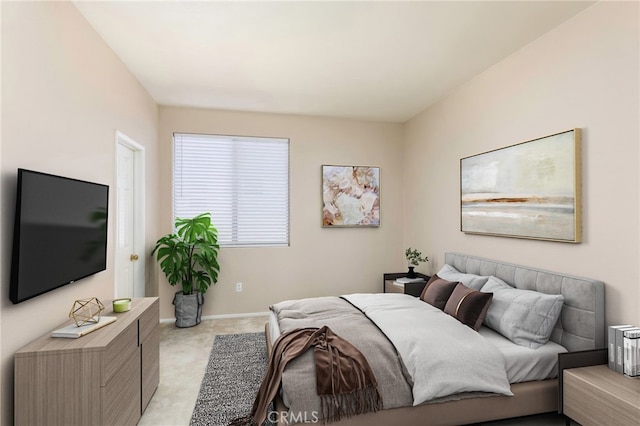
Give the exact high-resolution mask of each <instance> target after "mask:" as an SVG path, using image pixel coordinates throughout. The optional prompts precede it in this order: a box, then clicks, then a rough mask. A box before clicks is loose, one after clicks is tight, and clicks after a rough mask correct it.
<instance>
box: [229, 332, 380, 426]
mask: <svg viewBox="0 0 640 426" xmlns="http://www.w3.org/2000/svg"><path fill="white" fill-rule="evenodd" d="M310 347H313V354H314V359H315V363H316V381H317V389H316V390H317V392H318V395H319V396H320V399H321V402H322V418H323V421H324V422H325V423H326V422H331V421H338V420H340V418H341V417H343V416H347V417H348V416H352V415H356V414H363V413H367V412H371V411H378V410H380V409H382V398H381V397H380V394H379V393H378V383H377V381H376V377H375V375H374V374H373V371H371V367H370V366H369V363H368V362H367V360H366V358H365V357H364V356H363V355H362V353H360V351H359V350H358V349H357V348H356V347H355V346H353V345H352V344H351V343H349V342H347V341H346V340H344V339H342V338H341V337H340V336H338V335H336V334H335V333H333V331H331V329H330V328H329V327H327V326H324V327H322V328H299V329H295V330H291V331H290V332H288V333H284V334H282V335H281V336H280V337H279V338H278V340H276V342H275V343H274V346H273V350H272V351H271V355H270V357H269V365H268V366H267V372H266V373H265V377H264V379H263V380H262V384H261V385H260V389H259V390H258V394H257V395H256V400H255V402H254V403H253V408H252V409H251V414H250V415H248V416H246V417H242V418H239V419H235V420H233V421H232V422H231V424H230V426H246V425H252V426H257V425H262V423H264V421H265V419H266V418H267V414H268V413H267V411H268V409H269V404H270V403H271V401H273V399H274V398H275V396H276V394H277V392H278V389H279V388H280V380H281V379H282V372H283V371H284V369H285V367H286V365H287V363H288V362H289V361H291V360H293V359H295V358H297V357H298V356H300V355H302V354H303V353H305V352H306V351H307V349H309V348H310Z"/></svg>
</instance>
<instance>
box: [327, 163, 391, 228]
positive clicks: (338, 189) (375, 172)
mask: <svg viewBox="0 0 640 426" xmlns="http://www.w3.org/2000/svg"><path fill="white" fill-rule="evenodd" d="M378 226H380V167H372V166H335V165H322V227H324V228H343V227H378Z"/></svg>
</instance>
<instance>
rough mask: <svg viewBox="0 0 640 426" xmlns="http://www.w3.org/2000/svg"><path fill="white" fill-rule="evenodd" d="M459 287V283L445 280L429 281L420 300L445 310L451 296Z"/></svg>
mask: <svg viewBox="0 0 640 426" xmlns="http://www.w3.org/2000/svg"><path fill="white" fill-rule="evenodd" d="M457 285H458V283H454V282H451V281H447V280H443V279H442V278H436V279H434V280H433V281H432V280H429V283H427V286H426V287H425V290H424V291H423V293H422V295H421V296H420V298H421V299H422V300H423V301H425V302H427V303H428V304H430V305H432V306H435V307H436V308H438V309H440V310H443V309H444V307H445V305H446V304H447V300H449V296H451V293H452V292H453V290H454V289H455V288H456V286H457Z"/></svg>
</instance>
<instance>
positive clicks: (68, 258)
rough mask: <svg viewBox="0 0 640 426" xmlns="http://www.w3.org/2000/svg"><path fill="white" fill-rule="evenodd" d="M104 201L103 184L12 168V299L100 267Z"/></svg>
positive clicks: (102, 267) (18, 299)
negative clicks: (14, 190) (15, 173)
mask: <svg viewBox="0 0 640 426" xmlns="http://www.w3.org/2000/svg"><path fill="white" fill-rule="evenodd" d="M108 203H109V187H108V186H107V185H102V184H98V183H92V182H86V181H82V180H77V179H70V178H66V177H62V176H54V175H50V174H46V173H40V172H34V171H31V170H24V169H18V191H17V194H16V216H15V226H14V231H13V255H12V259H11V284H10V294H9V298H10V299H11V301H12V302H13V303H20V302H22V301H25V300H27V299H30V298H32V297H35V296H38V295H40V294H43V293H46V292H48V291H50V290H53V289H56V288H58V287H62V286H64V285H66V284H70V283H73V282H74V281H77V280H79V279H81V278H85V277H88V276H89V275H93V274H95V273H97V272H100V271H103V270H105V269H106V267H107V213H108Z"/></svg>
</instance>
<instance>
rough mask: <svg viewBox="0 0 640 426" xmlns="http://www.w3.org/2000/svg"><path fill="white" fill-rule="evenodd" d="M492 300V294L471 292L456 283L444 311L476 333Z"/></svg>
mask: <svg viewBox="0 0 640 426" xmlns="http://www.w3.org/2000/svg"><path fill="white" fill-rule="evenodd" d="M492 298H493V293H483V292H480V291H476V290H472V289H470V288H469V287H466V286H465V285H464V284H461V283H458V285H457V286H456V287H455V288H454V290H453V293H451V296H450V297H449V300H448V301H447V304H446V305H445V307H444V311H445V313H447V314H449V315H451V316H452V317H454V318H455V319H457V320H458V321H460V322H461V323H463V324H465V325H467V326H469V327H471V328H473V329H474V330H475V331H478V330H479V329H480V326H481V325H482V321H483V320H484V318H485V316H486V315H487V310H488V309H489V305H490V304H491V299H492Z"/></svg>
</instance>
